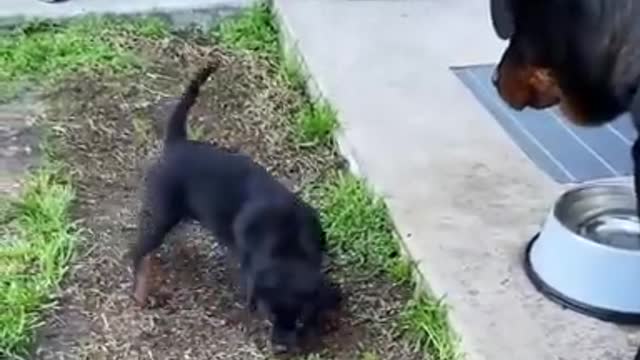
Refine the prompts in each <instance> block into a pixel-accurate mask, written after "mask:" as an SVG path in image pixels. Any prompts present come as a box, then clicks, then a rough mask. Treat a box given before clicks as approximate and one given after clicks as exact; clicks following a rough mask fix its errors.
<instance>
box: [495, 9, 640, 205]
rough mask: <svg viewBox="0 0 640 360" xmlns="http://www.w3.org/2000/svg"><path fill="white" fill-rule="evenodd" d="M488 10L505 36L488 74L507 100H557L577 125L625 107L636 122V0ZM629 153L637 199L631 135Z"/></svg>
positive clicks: (639, 55) (542, 104) (538, 104)
mask: <svg viewBox="0 0 640 360" xmlns="http://www.w3.org/2000/svg"><path fill="white" fill-rule="evenodd" d="M491 16H492V20H493V25H494V28H495V30H496V32H497V34H498V36H500V37H501V38H503V39H509V44H508V47H507V49H506V51H505V52H504V54H503V56H502V59H501V60H500V63H499V64H498V66H497V68H496V71H495V73H494V78H493V81H494V83H495V85H496V87H497V89H498V92H499V93H500V96H501V97H502V98H503V99H504V100H505V101H506V102H507V103H508V104H509V105H511V107H513V108H515V109H522V108H524V107H527V106H529V107H533V108H546V107H549V106H553V105H556V104H559V105H560V108H561V109H562V110H563V112H564V113H565V114H566V115H567V116H568V117H569V118H570V119H571V120H572V121H573V122H575V123H576V124H578V125H582V126H598V125H602V124H604V123H607V122H609V121H611V120H614V119H615V118H616V117H617V116H618V115H621V114H623V113H625V112H627V111H631V114H632V116H633V120H634V124H635V126H636V128H637V129H638V128H640V96H638V95H637V94H638V85H640V0H615V1H611V0H491ZM632 156H633V161H634V167H635V171H634V176H635V186H636V197H637V198H638V200H639V203H640V142H639V141H638V140H636V142H635V144H634V146H633V150H632ZM639 209H640V207H639Z"/></svg>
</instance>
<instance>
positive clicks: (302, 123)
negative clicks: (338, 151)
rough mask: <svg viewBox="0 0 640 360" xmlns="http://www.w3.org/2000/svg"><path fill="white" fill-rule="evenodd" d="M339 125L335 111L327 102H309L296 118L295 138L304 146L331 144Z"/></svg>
mask: <svg viewBox="0 0 640 360" xmlns="http://www.w3.org/2000/svg"><path fill="white" fill-rule="evenodd" d="M337 126H338V120H337V117H336V113H335V111H334V110H333V109H332V108H331V106H329V105H328V104H326V103H321V104H317V103H307V104H305V105H304V106H303V107H302V109H301V110H300V111H299V112H298V114H296V116H295V119H294V128H293V131H294V134H295V137H296V138H295V140H296V141H298V142H299V143H300V144H301V145H303V146H315V145H331V143H332V141H333V134H334V132H335V129H336V128H337Z"/></svg>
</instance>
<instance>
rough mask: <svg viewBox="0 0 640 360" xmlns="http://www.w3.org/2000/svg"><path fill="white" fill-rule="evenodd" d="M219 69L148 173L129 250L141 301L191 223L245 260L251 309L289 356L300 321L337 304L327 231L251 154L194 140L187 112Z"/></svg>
mask: <svg viewBox="0 0 640 360" xmlns="http://www.w3.org/2000/svg"><path fill="white" fill-rule="evenodd" d="M213 71H214V66H208V67H205V68H204V69H202V70H200V71H199V72H198V73H197V74H196V76H195V77H194V79H193V80H192V81H191V82H190V84H189V85H188V87H187V89H186V91H185V92H184V94H183V96H182V98H181V100H180V101H179V103H178V104H177V106H176V107H175V109H174V111H173V114H172V115H171V117H170V119H169V122H168V125H167V129H166V132H165V138H164V150H163V152H162V154H161V156H160V158H159V161H157V162H156V163H155V164H154V165H153V166H152V167H150V169H149V171H148V174H147V176H146V184H145V185H146V186H145V195H144V199H143V206H142V211H141V214H140V229H139V237H138V239H137V242H136V243H135V244H134V247H133V249H132V255H133V271H134V289H133V294H134V298H135V300H136V301H137V302H138V303H139V304H140V305H144V303H145V301H146V298H147V294H148V287H149V286H148V278H149V276H150V274H149V273H150V271H151V263H150V255H151V253H152V252H153V251H154V250H156V249H157V248H158V247H159V246H160V245H161V243H162V242H163V239H164V237H165V235H166V234H167V233H168V232H169V231H170V230H171V229H172V228H173V227H174V226H175V225H176V224H178V223H179V222H180V221H181V220H184V219H194V220H196V221H198V222H199V223H200V224H201V225H202V226H204V227H205V228H207V229H208V230H210V231H211V232H212V233H213V234H214V235H215V237H216V238H217V239H219V240H220V241H221V242H222V243H223V244H224V245H226V246H227V247H228V248H229V249H230V250H231V251H232V253H233V254H234V255H235V257H236V258H237V259H238V260H239V262H240V273H241V278H242V282H243V284H242V285H243V286H242V287H243V289H244V291H245V293H246V299H247V303H248V306H249V307H250V309H252V310H254V309H257V308H262V309H264V310H265V311H266V312H267V313H268V314H269V315H270V317H271V320H272V323H273V329H272V347H273V349H274V351H276V352H285V351H289V350H291V349H292V348H293V347H294V346H295V345H296V342H297V333H298V330H299V329H298V327H299V325H300V324H299V323H300V322H302V323H304V324H303V325H305V326H307V325H309V326H313V325H315V322H317V319H318V317H319V316H320V313H321V312H323V311H325V310H327V309H329V308H332V307H334V306H336V305H337V303H338V302H339V299H340V294H339V292H338V290H337V289H336V288H334V287H333V286H330V285H329V283H328V281H327V279H325V276H324V274H323V272H322V269H321V262H322V258H323V254H324V252H325V234H324V232H323V229H322V227H321V224H320V221H319V218H318V214H317V213H316V211H315V210H314V209H312V208H311V207H310V206H309V205H307V204H305V203H304V202H303V201H302V200H300V199H299V198H298V197H297V196H296V195H295V194H293V193H292V192H290V191H289V190H287V188H286V187H285V186H284V185H282V184H281V183H280V182H279V181H277V180H276V179H275V178H274V177H272V176H271V175H270V174H269V173H268V172H267V171H266V170H265V169H264V168H263V167H261V166H259V165H258V164H256V163H255V162H254V161H252V160H251V159H250V158H249V157H247V156H246V155H243V154H240V153H231V152H228V151H224V150H221V149H217V148H216V147H214V146H213V145H210V144H207V143H204V142H197V141H192V140H188V138H187V131H186V121H187V116H188V113H189V110H190V109H191V107H192V106H193V104H194V103H195V101H196V98H197V97H198V93H199V89H200V87H201V86H202V84H203V83H204V82H205V81H206V79H207V78H208V77H209V75H210V74H211V73H212V72H213Z"/></svg>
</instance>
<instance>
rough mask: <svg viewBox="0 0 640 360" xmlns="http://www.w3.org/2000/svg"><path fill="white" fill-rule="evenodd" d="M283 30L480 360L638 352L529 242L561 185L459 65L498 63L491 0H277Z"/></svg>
mask: <svg viewBox="0 0 640 360" xmlns="http://www.w3.org/2000/svg"><path fill="white" fill-rule="evenodd" d="M275 4H276V7H277V10H278V11H279V14H280V17H281V20H282V22H283V24H284V27H285V29H286V31H287V38H288V40H289V42H290V44H291V45H292V46H294V47H295V48H296V49H297V50H298V51H299V54H300V55H301V57H302V58H303V60H304V62H305V65H306V67H307V70H308V71H309V72H310V74H311V76H312V78H313V80H314V83H315V85H316V87H317V90H319V91H320V92H321V94H322V95H324V96H326V97H327V98H328V100H329V101H330V102H331V103H332V104H334V105H335V107H336V109H337V110H338V113H339V118H340V121H341V124H342V125H343V134H342V137H341V146H342V148H343V150H344V151H345V153H346V154H347V155H348V156H349V157H350V159H351V160H352V164H353V165H354V168H355V169H356V170H357V171H358V172H360V174H361V175H363V176H365V177H366V178H367V179H368V180H369V181H370V183H371V184H372V185H373V186H374V187H375V188H376V189H377V190H378V191H379V192H380V193H381V194H382V195H384V196H385V198H386V200H387V203H388V205H389V207H390V209H391V212H392V215H393V218H394V221H395V223H396V225H397V227H398V229H399V231H400V232H401V234H402V235H403V236H404V239H405V241H406V245H407V248H408V249H409V252H410V253H411V255H412V256H413V257H414V258H415V259H416V260H417V261H419V266H420V270H421V271H422V272H423V274H424V276H425V278H426V279H427V281H428V283H429V285H430V287H431V288H432V291H433V292H435V294H437V295H446V297H447V302H448V303H449V304H450V305H451V307H452V310H451V318H452V321H453V323H454V326H455V328H456V330H457V331H458V332H459V333H460V334H461V335H462V340H463V350H464V351H466V352H467V354H468V357H467V358H468V359H470V360H516V359H517V360H552V359H554V360H555V359H558V360H559V359H563V360H604V359H607V360H630V359H631V358H632V356H633V353H634V347H637V344H638V339H637V336H636V335H637V334H635V333H637V332H638V331H637V330H635V331H634V330H624V329H622V328H620V327H618V326H615V325H611V324H605V323H602V322H599V321H596V320H593V319H590V318H587V317H584V316H581V315H577V314H575V313H573V312H571V311H568V310H563V309H561V308H560V307H558V306H556V305H554V304H552V303H550V302H549V301H547V300H546V299H544V298H542V297H541V295H539V294H538V293H537V292H536V291H535V290H534V289H533V287H532V286H531V285H530V283H529V281H528V280H527V279H526V277H525V275H524V272H523V270H522V265H521V263H522V252H523V249H524V247H525V244H526V242H527V241H528V240H529V239H530V238H531V236H532V235H533V234H534V233H535V232H536V231H537V230H538V227H539V224H540V223H541V222H542V221H543V219H544V216H545V215H546V212H547V210H548V208H549V206H550V204H551V203H552V201H553V200H554V199H555V197H556V196H557V195H558V194H559V191H560V190H561V188H560V187H559V186H558V185H556V184H555V183H554V182H552V181H551V180H550V179H549V178H547V177H546V175H544V174H543V173H542V172H540V171H539V170H538V169H537V168H536V167H534V165H533V164H532V163H531V162H530V161H529V160H528V159H527V158H526V157H525V155H524V154H523V152H522V151H520V150H519V149H518V148H517V147H516V146H515V145H514V144H513V143H512V141H511V140H510V139H509V138H508V137H507V135H506V133H505V132H504V131H503V130H502V129H501V128H500V127H499V125H498V123H497V122H496V121H495V120H494V119H492V117H491V116H490V115H489V113H488V111H486V110H485V109H484V108H483V107H482V106H481V105H480V104H479V103H478V102H477V101H476V100H475V99H474V97H473V96H472V95H471V93H470V92H469V91H468V90H467V89H466V88H465V87H464V86H463V85H462V83H461V82H460V81H459V80H458V79H457V78H456V77H455V76H454V75H453V73H452V72H451V71H450V70H449V67H450V66H454V65H470V64H477V63H491V62H496V61H497V60H498V57H499V55H500V53H501V50H502V47H503V46H504V44H503V43H501V42H499V41H498V39H497V38H496V36H495V35H494V33H493V30H492V28H491V25H490V20H489V8H488V6H489V2H488V1H486V0H482V1H480V0H458V1H397V0H395V1H394V0H388V1H380V0H377V1H374V0H371V1H366V0H359V1H346V0H342V1H338V0H275Z"/></svg>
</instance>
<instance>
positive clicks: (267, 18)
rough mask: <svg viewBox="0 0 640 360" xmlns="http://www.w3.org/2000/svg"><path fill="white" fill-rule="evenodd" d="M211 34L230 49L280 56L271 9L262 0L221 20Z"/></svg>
mask: <svg viewBox="0 0 640 360" xmlns="http://www.w3.org/2000/svg"><path fill="white" fill-rule="evenodd" d="M213 35H214V37H215V38H217V39H218V41H220V43H221V44H223V45H224V46H226V47H228V48H231V49H236V50H243V51H251V52H254V53H256V54H259V55H261V56H268V57H271V58H273V59H276V58H279V56H280V46H279V41H278V28H277V26H276V23H275V21H274V20H273V16H271V9H270V8H269V6H268V5H267V4H265V3H263V2H257V3H255V4H254V5H252V6H251V7H250V8H249V9H247V10H245V11H243V12H242V14H241V15H240V16H237V17H232V18H229V19H227V20H224V21H222V23H221V24H220V26H218V28H217V29H215V30H214V31H213Z"/></svg>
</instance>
